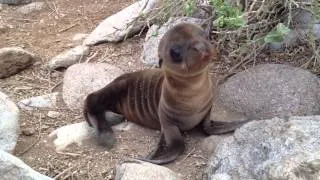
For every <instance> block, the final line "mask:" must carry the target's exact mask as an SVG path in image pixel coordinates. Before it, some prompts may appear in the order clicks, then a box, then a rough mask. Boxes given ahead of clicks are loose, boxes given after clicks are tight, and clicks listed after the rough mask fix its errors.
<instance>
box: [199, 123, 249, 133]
mask: <svg viewBox="0 0 320 180" xmlns="http://www.w3.org/2000/svg"><path fill="white" fill-rule="evenodd" d="M249 121H250V120H244V121H233V122H223V121H213V120H209V123H204V125H203V130H204V131H205V132H206V133H207V134H209V135H218V134H224V133H229V132H232V131H234V130H236V129H237V128H239V127H241V126H242V125H244V124H246V123H247V122H249Z"/></svg>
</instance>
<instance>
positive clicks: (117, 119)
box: [105, 111, 125, 126]
mask: <svg viewBox="0 0 320 180" xmlns="http://www.w3.org/2000/svg"><path fill="white" fill-rule="evenodd" d="M105 118H106V120H107V122H108V124H109V125H110V126H114V125H117V124H120V123H122V122H124V120H125V117H124V116H123V115H121V114H117V113H114V112H112V111H107V112H106V113H105Z"/></svg>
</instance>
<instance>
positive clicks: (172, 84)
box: [86, 69, 213, 131]
mask: <svg viewBox="0 0 320 180" xmlns="http://www.w3.org/2000/svg"><path fill="white" fill-rule="evenodd" d="M184 79H185V78H184ZM211 86H212V83H211V80H210V76H209V75H208V74H207V76H201V77H200V78H199V77H190V78H188V81H187V83H186V82H183V81H179V79H172V77H171V76H169V75H167V76H165V73H164V72H163V70H161V69H149V70H142V71H137V72H133V73H127V74H124V75H122V76H119V77H118V78H116V79H115V80H114V81H113V82H111V83H110V84H109V85H107V86H106V87H104V88H102V89H100V90H98V91H96V92H94V93H92V94H90V95H89V96H88V97H87V102H86V103H89V104H90V102H89V101H90V100H91V99H93V98H91V97H93V96H95V97H100V98H99V99H98V100H97V101H96V102H95V103H98V104H100V106H103V104H105V102H108V106H111V107H115V108H114V109H112V110H110V111H112V112H114V113H117V114H122V115H124V117H125V118H126V119H127V120H128V121H132V122H134V123H137V124H140V125H142V126H145V127H148V128H151V129H157V130H161V125H160V119H159V114H158V111H159V103H160V101H161V103H162V104H161V105H160V107H161V109H162V110H163V111H166V114H168V115H169V116H170V117H171V119H178V118H176V117H179V120H177V121H176V122H175V123H176V124H177V125H178V126H179V129H180V130H181V131H187V130H190V129H192V128H194V127H195V126H196V125H198V124H199V123H200V122H201V121H202V120H203V119H204V118H205V117H206V116H207V114H208V112H209V111H210V109H211V106H210V105H211V104H212V94H213V93H212V90H213V89H212V87H211ZM112 88H113V89H114V91H115V92H117V93H115V94H113V96H114V97H117V99H118V100H116V101H113V103H112V104H111V103H110V99H111V98H110V97H106V96H104V94H105V92H106V90H107V91H111V89H112ZM162 91H163V93H162ZM101 97H105V99H104V98H101ZM161 97H162V98H161ZM89 123H90V124H91V122H90V121H89Z"/></svg>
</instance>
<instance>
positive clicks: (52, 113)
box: [47, 111, 60, 119]
mask: <svg viewBox="0 0 320 180" xmlns="http://www.w3.org/2000/svg"><path fill="white" fill-rule="evenodd" d="M47 116H48V117H49V118H53V119H56V118H58V117H59V116H60V113H59V112H57V111H49V112H48V114H47Z"/></svg>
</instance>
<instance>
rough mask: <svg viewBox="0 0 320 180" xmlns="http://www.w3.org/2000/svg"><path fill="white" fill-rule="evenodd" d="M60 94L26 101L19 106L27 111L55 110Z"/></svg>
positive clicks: (19, 103)
mask: <svg viewBox="0 0 320 180" xmlns="http://www.w3.org/2000/svg"><path fill="white" fill-rule="evenodd" d="M59 95H60V93H59V92H55V93H52V94H47V95H43V96H36V97H32V98H29V99H24V100H21V101H20V102H18V106H19V107H20V108H21V109H25V110H34V109H35V108H54V107H55V106H56V105H57V102H58V96H59Z"/></svg>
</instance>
